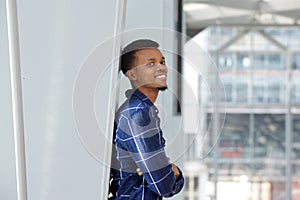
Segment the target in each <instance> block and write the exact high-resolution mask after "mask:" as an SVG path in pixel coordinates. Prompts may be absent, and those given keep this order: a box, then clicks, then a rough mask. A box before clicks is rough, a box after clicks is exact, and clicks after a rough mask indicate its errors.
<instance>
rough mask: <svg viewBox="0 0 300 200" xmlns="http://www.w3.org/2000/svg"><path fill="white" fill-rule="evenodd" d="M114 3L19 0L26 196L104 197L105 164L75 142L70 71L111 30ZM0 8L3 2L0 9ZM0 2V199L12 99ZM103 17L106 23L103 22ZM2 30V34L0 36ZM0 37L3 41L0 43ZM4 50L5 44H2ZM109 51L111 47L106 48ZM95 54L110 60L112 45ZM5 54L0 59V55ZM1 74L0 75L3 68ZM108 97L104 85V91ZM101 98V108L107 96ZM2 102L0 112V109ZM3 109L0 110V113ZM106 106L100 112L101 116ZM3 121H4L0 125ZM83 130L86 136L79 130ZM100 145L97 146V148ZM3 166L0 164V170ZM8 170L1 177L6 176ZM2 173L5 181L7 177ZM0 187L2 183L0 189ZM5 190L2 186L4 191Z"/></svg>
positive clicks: (8, 163)
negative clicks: (102, 181) (1, 95)
mask: <svg viewBox="0 0 300 200" xmlns="http://www.w3.org/2000/svg"><path fill="white" fill-rule="evenodd" d="M115 2H116V1H104V0H89V1H83V0H52V1H34V0H28V1H18V2H17V3H18V15H19V16H18V17H19V31H20V47H21V49H20V55H21V70H22V85H23V100H24V124H25V146H26V161H27V183H28V199H30V200H40V199H43V200H53V199H57V200H59V199H74V200H75V199H76V200H79V199H103V197H102V196H105V194H106V185H101V180H103V179H104V178H103V176H104V175H103V174H102V172H103V169H104V168H105V167H106V166H105V165H103V164H101V163H99V162H98V161H97V160H96V159H94V158H93V157H92V156H91V155H90V154H89V153H88V151H87V150H86V149H85V148H84V146H83V145H82V143H81V142H80V139H79V136H78V133H77V131H76V126H75V123H74V119H73V110H72V93H73V86H74V82H75V79H76V75H77V73H78V71H79V69H80V66H81V64H82V63H83V61H84V59H85V58H86V57H87V55H88V54H89V52H90V51H91V50H92V49H93V48H95V47H96V45H98V44H99V43H100V42H102V41H104V40H105V39H106V38H108V37H111V36H112V35H113V28H114V23H112V22H113V21H114V16H115ZM2 5H3V6H2ZM4 8H5V6H4V0H2V1H1V28H0V30H1V52H2V51H4V53H3V54H2V53H1V59H0V62H1V84H0V85H1V91H2V88H3V90H4V91H3V92H2V94H3V95H4V97H5V98H1V100H0V101H1V102H0V105H1V113H0V116H1V139H0V141H1V144H2V142H3V143H4V140H6V142H5V144H6V145H1V151H0V152H1V155H2V154H4V151H6V152H5V156H4V157H3V156H1V161H2V160H3V159H4V160H3V161H2V162H3V163H5V165H2V162H1V174H2V173H3V174H4V173H5V176H3V177H4V179H3V178H2V176H1V179H0V180H1V192H0V195H4V198H2V196H1V197H0V199H1V200H2V199H3V200H6V199H7V200H14V199H16V194H15V191H16V189H15V180H14V179H15V174H14V169H13V168H14V167H13V165H14V161H13V159H14V158H13V153H12V151H13V141H12V128H11V127H12V121H11V119H10V118H11V111H10V110H11V103H10V98H9V97H10V92H9V91H10V90H9V82H8V80H9V78H8V69H9V67H8V62H7V60H8V59H7V57H8V55H7V48H3V47H2V44H5V45H6V43H7V38H6V35H5V34H6V29H3V27H5V25H4V23H3V21H2V19H5V18H3V17H2V15H4V14H5V12H2V9H4ZM108 19H110V20H108ZM2 32H3V34H2ZM2 41H4V42H3V43H2ZM4 47H5V46H4ZM110 48H112V46H111V47H110ZM106 50H107V51H106V54H104V55H102V56H103V57H102V58H100V59H99V61H100V62H99V68H101V60H102V59H104V60H105V59H107V58H110V57H111V53H112V49H111V50H109V49H106ZM2 58H4V59H2ZM2 71H3V73H2ZM103 92H104V93H103V95H104V96H108V94H109V91H108V88H106V89H105V88H104V91H103ZM99 103H101V104H102V105H103V106H104V105H105V106H106V107H107V104H108V98H103V99H102V102H99ZM2 107H3V109H2ZM2 110H4V112H2ZM107 115H108V113H107V111H106V112H104V113H103V117H104V118H105V116H107ZM2 122H4V123H2ZM81 134H85V133H81ZM102 148H103V147H102ZM2 166H4V167H2ZM6 174H7V175H6ZM8 177H9V178H8ZM2 184H6V185H7V186H6V187H2ZM7 188H8V189H7Z"/></svg>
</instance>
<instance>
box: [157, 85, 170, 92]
mask: <svg viewBox="0 0 300 200" xmlns="http://www.w3.org/2000/svg"><path fill="white" fill-rule="evenodd" d="M157 89H158V90H159V91H165V90H166V89H168V86H161V87H158V88H157Z"/></svg>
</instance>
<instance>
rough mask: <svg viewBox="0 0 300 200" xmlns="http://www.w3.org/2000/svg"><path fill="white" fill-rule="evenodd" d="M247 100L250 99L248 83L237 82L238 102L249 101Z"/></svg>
mask: <svg viewBox="0 0 300 200" xmlns="http://www.w3.org/2000/svg"><path fill="white" fill-rule="evenodd" d="M247 100H248V85H247V84H245V83H240V84H237V86H236V102H247Z"/></svg>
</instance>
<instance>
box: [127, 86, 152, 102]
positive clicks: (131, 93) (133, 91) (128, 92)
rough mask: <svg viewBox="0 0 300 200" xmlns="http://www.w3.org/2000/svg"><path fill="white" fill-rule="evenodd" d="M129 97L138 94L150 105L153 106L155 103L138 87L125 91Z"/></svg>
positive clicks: (137, 95)
mask: <svg viewBox="0 0 300 200" xmlns="http://www.w3.org/2000/svg"><path fill="white" fill-rule="evenodd" d="M125 95H126V97H127V98H131V96H136V97H138V98H139V99H140V100H142V101H144V102H146V103H147V104H148V105H149V106H153V105H154V104H153V103H152V102H151V101H150V99H149V98H148V97H147V96H146V95H144V94H143V93H142V92H140V91H139V90H138V89H129V90H127V91H126V92H125Z"/></svg>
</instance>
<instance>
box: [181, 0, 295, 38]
mask: <svg viewBox="0 0 300 200" xmlns="http://www.w3.org/2000/svg"><path fill="white" fill-rule="evenodd" d="M183 9H184V12H185V16H186V24H187V29H188V30H189V31H191V30H194V31H195V32H199V31H200V30H202V29H204V28H205V27H207V26H212V25H220V26H241V27H249V28H251V27H262V28H264V27H287V26H288V27H299V26H300V1H299V0H185V3H184V7H183Z"/></svg>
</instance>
